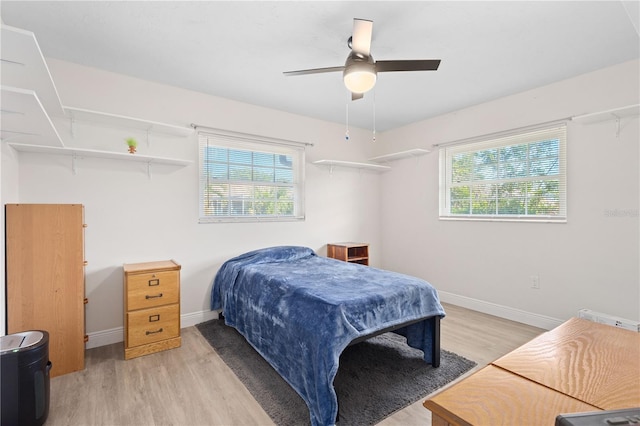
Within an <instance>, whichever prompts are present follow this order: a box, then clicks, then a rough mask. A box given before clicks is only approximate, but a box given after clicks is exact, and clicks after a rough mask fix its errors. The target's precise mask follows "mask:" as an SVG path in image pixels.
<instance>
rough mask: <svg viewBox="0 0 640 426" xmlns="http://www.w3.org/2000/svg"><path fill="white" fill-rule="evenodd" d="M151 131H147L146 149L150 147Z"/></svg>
mask: <svg viewBox="0 0 640 426" xmlns="http://www.w3.org/2000/svg"><path fill="white" fill-rule="evenodd" d="M150 134H151V129H147V147H151V136H150Z"/></svg>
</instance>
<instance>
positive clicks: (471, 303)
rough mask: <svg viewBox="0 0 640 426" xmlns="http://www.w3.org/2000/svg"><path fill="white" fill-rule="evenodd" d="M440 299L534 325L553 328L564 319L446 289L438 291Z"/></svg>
mask: <svg viewBox="0 0 640 426" xmlns="http://www.w3.org/2000/svg"><path fill="white" fill-rule="evenodd" d="M438 295H439V296H440V300H441V301H443V302H445V303H451V304H452V305H457V306H462V307H463V308H467V309H472V310H474V311H478V312H482V313H485V314H489V315H494V316H496V317H500V318H505V319H508V320H511V321H516V322H521V323H523V324H527V325H531V326H533V327H538V328H543V329H545V330H551V329H553V328H556V327H557V326H559V325H560V324H562V323H563V322H564V321H562V320H559V319H557V318H551V317H548V316H545V315H539V314H534V313H532V312H527V311H523V310H521V309H516V308H510V307H509V306H504V305H498V304H496V303H492V302H486V301H484V300H479V299H473V298H471V297H466V296H460V295H457V294H453V293H448V292H446V291H438Z"/></svg>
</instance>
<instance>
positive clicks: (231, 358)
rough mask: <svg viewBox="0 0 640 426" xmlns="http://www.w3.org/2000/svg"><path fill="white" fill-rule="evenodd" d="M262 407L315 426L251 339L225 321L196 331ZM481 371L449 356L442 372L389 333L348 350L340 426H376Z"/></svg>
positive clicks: (340, 389) (341, 374) (288, 423)
mask: <svg viewBox="0 0 640 426" xmlns="http://www.w3.org/2000/svg"><path fill="white" fill-rule="evenodd" d="M196 327H197V328H198V330H200V333H202V335H203V336H204V337H205V339H207V341H208V342H209V344H211V346H212V347H213V348H214V349H215V351H216V352H217V353H218V354H219V355H220V357H221V358H222V359H223V360H224V362H225V363H226V364H227V365H228V366H229V367H230V368H231V369H232V370H233V372H234V373H235V374H236V376H238V378H239V379H240V380H241V381H242V383H244V385H245V386H246V387H247V389H248V390H249V391H250V392H251V394H252V395H253V396H254V398H255V399H256V400H257V401H258V403H259V404H260V405H261V406H262V408H264V410H265V411H266V412H267V414H269V416H270V417H271V418H272V419H273V421H274V422H275V423H276V424H277V425H280V426H294V425H296V426H297V425H309V424H310V421H309V410H308V409H307V406H306V404H305V403H304V401H303V400H302V398H300V396H299V395H298V394H297V393H296V391H294V390H293V388H292V387H291V386H289V384H288V383H287V382H285V381H284V380H283V379H282V378H281V377H280V375H279V374H278V373H277V372H276V371H275V370H274V369H273V368H272V367H271V365H269V363H268V362H267V361H265V360H264V359H263V358H262V357H261V356H260V354H258V353H257V352H256V351H255V349H253V347H252V346H251V345H249V343H247V341H246V340H245V338H244V337H243V336H242V335H241V334H240V333H238V332H237V331H236V330H235V329H234V328H232V327H228V326H226V325H224V321H222V320H212V321H207V322H204V323H201V324H198V325H197V326H196ZM475 365H476V363H475V362H473V361H470V360H468V359H466V358H463V357H461V356H459V355H456V354H454V353H452V352H448V351H445V350H442V351H441V360H440V367H439V368H433V367H431V365H429V364H427V363H425V362H424V361H423V360H422V351H419V350H417V349H413V348H411V347H409V346H407V344H406V339H405V338H404V337H402V336H398V335H397V334H394V333H385V334H382V335H380V336H377V337H374V338H372V339H369V340H367V341H364V342H361V343H358V344H356V345H353V346H349V347H347V349H345V350H344V352H343V353H342V355H341V356H340V368H339V370H338V375H337V376H336V379H335V381H334V387H335V389H336V393H337V394H338V403H339V410H340V418H339V423H338V425H339V426H347V425H373V424H376V423H378V422H380V421H381V420H382V419H384V418H385V417H387V416H389V415H390V414H392V413H393V412H395V411H397V410H400V409H402V408H404V407H406V406H408V405H410V404H412V403H414V402H416V401H418V400H419V399H421V398H424V397H425V396H427V395H428V394H430V393H431V392H433V391H434V390H436V389H438V388H440V387H442V386H444V385H446V384H447V383H449V382H451V381H452V380H454V379H456V378H457V377H459V376H460V375H462V374H463V373H465V372H467V371H469V370H470V369H471V368H473V367H474V366H475Z"/></svg>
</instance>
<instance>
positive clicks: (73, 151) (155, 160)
mask: <svg viewBox="0 0 640 426" xmlns="http://www.w3.org/2000/svg"><path fill="white" fill-rule="evenodd" d="M9 145H10V146H11V147H13V148H15V149H16V150H17V151H21V152H35V153H40V154H53V155H66V156H71V157H76V158H83V157H93V158H106V159H110V160H120V161H133V162H138V163H146V164H168V165H173V166H187V165H189V164H191V163H193V162H192V161H189V160H178V159H174V158H166V157H154V156H150V155H139V154H129V153H126V152H122V153H121V152H112V151H99V150H94V149H84V148H71V147H66V148H59V147H52V146H41V145H27V144H19V143H10V144H9Z"/></svg>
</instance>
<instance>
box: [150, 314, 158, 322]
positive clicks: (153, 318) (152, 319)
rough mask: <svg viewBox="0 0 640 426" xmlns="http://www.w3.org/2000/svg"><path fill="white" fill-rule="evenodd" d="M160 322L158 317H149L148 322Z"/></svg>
mask: <svg viewBox="0 0 640 426" xmlns="http://www.w3.org/2000/svg"><path fill="white" fill-rule="evenodd" d="M156 321H160V315H149V322H156Z"/></svg>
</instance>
